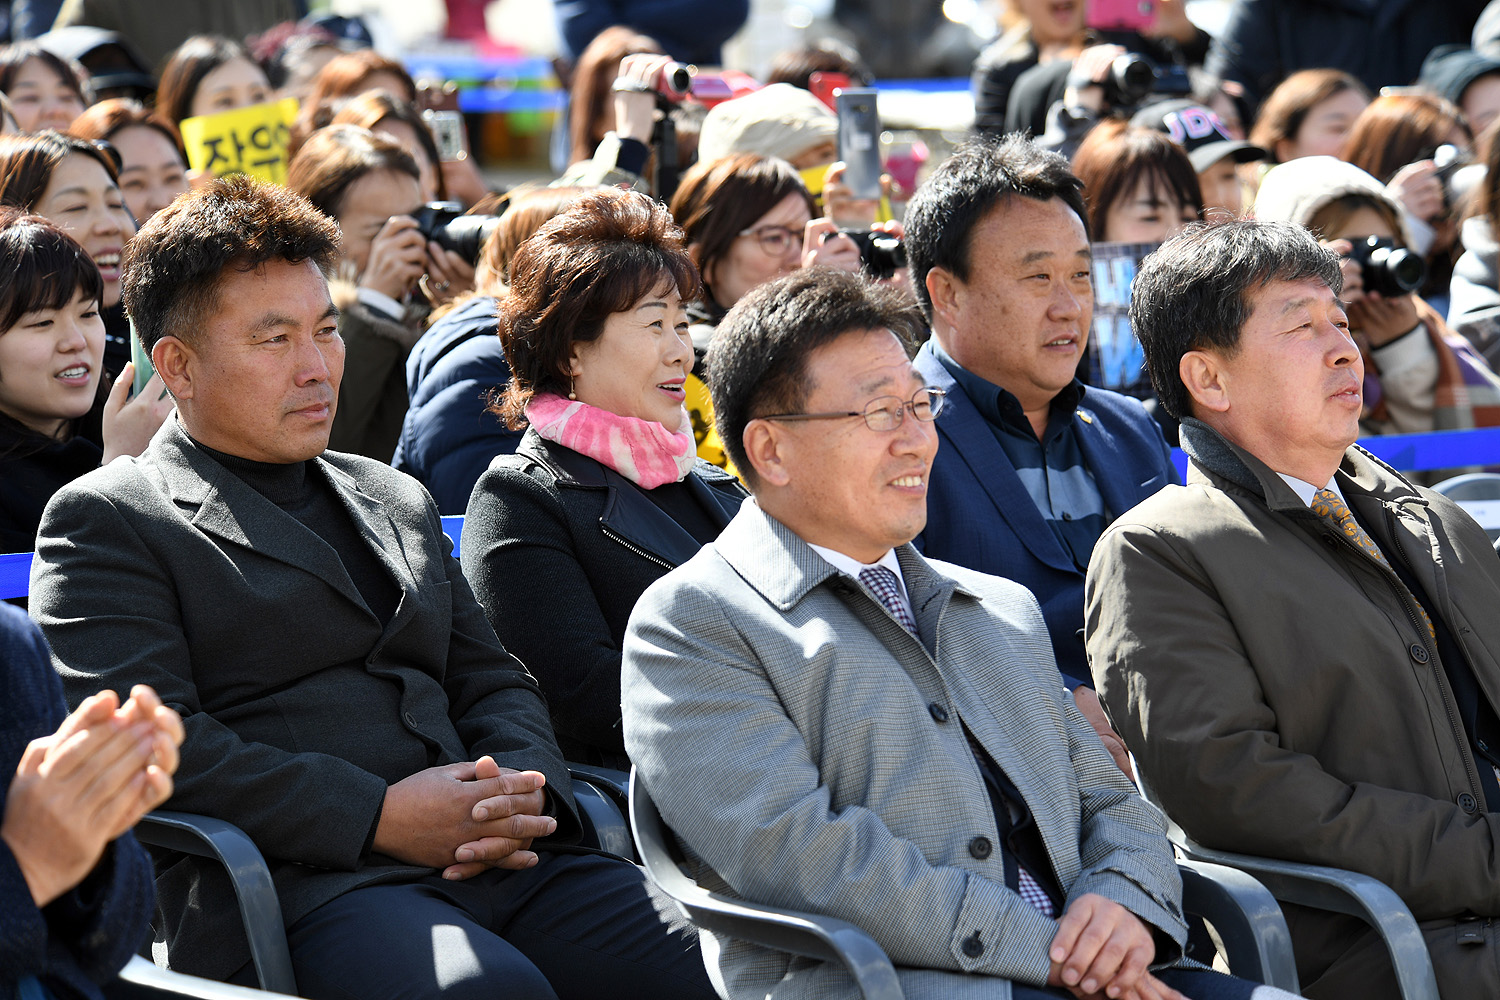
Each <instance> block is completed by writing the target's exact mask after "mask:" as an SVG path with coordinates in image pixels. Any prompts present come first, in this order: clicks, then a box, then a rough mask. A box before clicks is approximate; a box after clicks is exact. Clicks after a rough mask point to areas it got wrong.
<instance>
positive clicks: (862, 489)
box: [745, 330, 938, 563]
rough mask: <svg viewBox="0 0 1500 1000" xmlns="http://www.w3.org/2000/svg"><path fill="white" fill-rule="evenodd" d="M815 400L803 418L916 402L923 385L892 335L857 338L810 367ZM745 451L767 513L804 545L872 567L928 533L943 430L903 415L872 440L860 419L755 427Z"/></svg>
mask: <svg viewBox="0 0 1500 1000" xmlns="http://www.w3.org/2000/svg"><path fill="white" fill-rule="evenodd" d="M807 380H808V385H809V386H810V391H809V392H808V394H807V398H806V399H805V400H804V401H803V405H802V407H801V408H800V412H803V413H835V412H840V411H848V412H858V411H863V410H864V408H865V406H867V405H868V404H869V402H870V401H871V400H872V399H875V398H876V397H877V396H896V397H898V398H900V399H910V398H911V397H912V396H913V395H914V394H915V393H916V392H917V390H918V389H920V388H922V385H923V383H922V379H921V376H920V375H919V374H918V373H917V370H916V369H915V368H913V367H912V365H911V362H910V361H909V360H908V359H907V356H906V351H905V349H904V348H903V347H902V346H901V342H900V341H899V340H897V339H896V337H895V335H894V334H892V333H891V332H890V331H889V330H855V331H850V332H848V333H845V334H844V335H842V336H841V337H839V338H838V339H836V340H834V341H832V342H831V343H827V344H824V345H823V346H822V347H819V348H818V349H817V350H815V351H813V352H812V353H811V354H810V355H809V356H808V358H807ZM745 438H746V451H747V452H748V453H749V455H750V459H751V462H752V464H753V465H754V466H755V470H756V474H757V476H758V477H759V478H760V479H761V480H763V481H764V483H765V484H766V489H764V490H759V489H758V490H757V493H756V496H757V497H758V498H759V501H760V503H761V505H762V506H763V507H764V509H765V510H766V512H767V513H769V514H771V516H773V517H775V518H777V519H778V520H780V521H781V522H782V523H784V524H786V525H787V526H788V527H790V528H791V529H792V530H793V531H795V532H796V533H797V534H798V535H800V536H801V537H802V538H803V539H805V540H806V541H809V542H812V543H813V544H815V545H823V546H826V547H828V548H831V549H834V550H835V551H837V552H842V553H844V554H845V555H847V556H850V557H852V558H854V559H858V560H859V561H860V562H863V563H873V562H875V561H876V560H878V559H879V558H880V557H881V556H882V555H884V554H885V553H886V551H887V550H889V549H891V548H892V547H894V546H897V545H902V544H905V543H906V542H909V541H911V539H913V538H915V537H916V536H917V534H918V533H920V532H921V530H922V528H923V527H925V526H926V524H927V486H928V483H929V473H930V472H931V471H932V460H933V458H934V457H935V456H936V455H937V448H938V437H937V429H936V427H935V426H934V424H933V423H932V422H931V421H925V420H917V419H915V418H914V417H912V416H911V414H907V415H906V418H905V419H904V420H902V421H901V424H900V425H899V426H897V427H895V428H893V429H891V430H886V431H874V430H871V429H870V428H869V426H868V425H867V424H866V423H865V421H864V420H863V419H861V418H860V417H858V416H853V417H847V418H839V419H834V420H752V421H751V422H750V425H749V426H748V427H747V428H746V434H745Z"/></svg>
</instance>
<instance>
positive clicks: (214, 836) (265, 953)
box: [135, 766, 635, 1000]
mask: <svg viewBox="0 0 1500 1000" xmlns="http://www.w3.org/2000/svg"><path fill="white" fill-rule="evenodd" d="M568 771H569V774H570V775H571V777H572V779H573V801H574V802H575V804H576V805H577V806H578V816H579V819H580V820H581V821H582V824H583V842H584V843H585V844H586V845H588V846H590V847H597V848H599V849H600V850H604V851H609V852H610V853H612V854H618V855H620V856H621V857H624V858H630V859H633V858H634V857H635V850H634V844H633V843H632V841H631V839H630V827H629V826H628V825H627V824H626V822H625V814H624V812H623V811H622V810H621V809H620V808H619V806H617V805H616V804H615V797H614V796H615V793H616V789H614V788H613V787H612V786H611V785H610V784H609V776H610V773H611V772H608V771H604V770H603V769H591V768H574V767H571V766H570V767H569V768H568ZM613 774H614V775H616V776H617V778H616V779H615V780H618V778H623V777H624V772H618V771H617V772H613ZM135 836H136V839H137V840H139V841H140V842H141V843H143V844H150V845H152V846H154V847H164V848H167V849H168V850H173V851H180V852H181V853H183V854H192V855H195V856H197V857H200V858H211V859H213V860H216V861H218V862H219V863H220V864H222V865H223V866H224V869H225V871H226V872H228V874H229V881H230V884H231V885H233V887H234V895H235V901H236V902H237V904H238V905H239V910H240V919H241V921H242V923H243V925H244V928H245V938H246V940H247V941H248V942H249V944H250V960H251V962H252V963H253V964H254V966H255V974H256V979H257V981H258V982H259V983H260V986H261V989H262V990H269V991H270V992H272V993H286V994H291V995H294V996H295V995H296V993H297V977H296V976H295V974H294V973H293V972H292V957H291V953H290V952H289V951H288V950H287V946H286V925H285V924H284V923H283V922H282V919H281V903H280V901H279V900H278V899H277V896H276V885H275V883H274V882H273V881H272V880H271V870H270V868H269V867H268V866H267V865H266V860H265V858H264V857H263V856H262V855H261V853H260V850H259V849H258V848H256V846H255V844H254V842H252V841H251V840H250V837H249V836H248V835H246V833H245V832H244V831H243V830H241V829H240V828H239V827H237V826H235V825H234V824H233V823H228V822H225V821H224V820H221V819H214V818H212V817H209V816H198V815H194V814H192V813H180V812H171V811H168V810H165V809H158V810H156V811H155V812H152V813H148V814H147V815H146V817H145V818H144V819H142V820H141V822H140V823H139V824H137V825H136V828H135ZM224 1000H233V998H230V997H226V998H224Z"/></svg>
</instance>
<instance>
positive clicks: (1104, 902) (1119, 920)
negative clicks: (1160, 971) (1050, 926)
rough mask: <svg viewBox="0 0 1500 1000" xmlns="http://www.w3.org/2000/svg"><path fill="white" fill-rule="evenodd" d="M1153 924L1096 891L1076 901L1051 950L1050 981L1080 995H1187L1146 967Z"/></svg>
mask: <svg viewBox="0 0 1500 1000" xmlns="http://www.w3.org/2000/svg"><path fill="white" fill-rule="evenodd" d="M1155 954H1156V940H1155V939H1154V938H1153V937H1152V934H1151V929H1150V928H1149V927H1147V926H1146V925H1145V923H1143V922H1142V921H1141V919H1140V918H1139V917H1137V916H1136V915H1135V914H1133V913H1131V912H1130V911H1129V910H1127V909H1126V908H1125V907H1123V906H1121V905H1120V904H1119V903H1116V902H1114V901H1113V900H1111V899H1106V898H1105V897H1103V896H1100V895H1097V894H1095V893H1085V894H1084V895H1082V896H1079V897H1078V898H1077V899H1075V900H1073V902H1072V904H1071V905H1070V906H1069V907H1068V909H1067V912H1066V913H1064V914H1063V916H1062V919H1061V920H1059V921H1058V927H1057V934H1056V936H1055V937H1053V939H1052V944H1051V946H1050V948H1049V949H1048V956H1047V957H1048V958H1049V959H1050V960H1051V962H1052V969H1051V972H1050V973H1049V974H1048V976H1047V985H1048V986H1060V987H1062V988H1063V989H1066V990H1068V991H1069V992H1070V993H1072V994H1073V995H1074V996H1076V997H1079V998H1080V1000H1101V998H1102V1000H1185V998H1184V997H1183V995H1182V994H1181V993H1179V992H1177V991H1176V990H1174V989H1172V988H1171V987H1170V986H1167V985H1166V984H1165V983H1163V982H1162V981H1161V980H1159V979H1157V978H1156V977H1155V976H1153V975H1152V974H1151V972H1150V970H1149V969H1148V966H1149V965H1150V963H1151V959H1152V957H1153V956H1155Z"/></svg>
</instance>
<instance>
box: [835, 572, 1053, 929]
mask: <svg viewBox="0 0 1500 1000" xmlns="http://www.w3.org/2000/svg"><path fill="white" fill-rule="evenodd" d="M859 582H860V583H862V584H864V585H865V589H866V590H868V591H869V592H870V593H871V594H874V595H875V598H876V599H877V600H879V601H880V603H881V604H883V605H885V609H886V610H887V611H889V612H890V613H891V614H892V616H894V617H895V619H896V620H897V621H898V622H900V623H901V624H902V626H903V627H905V629H906V631H908V632H910V633H911V634H912V635H917V623H916V622H915V621H913V620H912V616H911V612H910V611H908V610H907V609H906V602H905V601H903V600H902V599H901V581H900V580H898V579H897V578H896V574H895V573H892V572H891V571H890V570H888V569H886V568H885V567H884V566H866V567H865V568H864V569H862V570H860V571H859ZM964 735H965V736H967V737H968V739H969V745H970V747H971V748H972V749H973V751H974V754H975V756H976V757H977V756H979V755H981V754H984V756H985V759H988V754H985V752H984V750H983V748H982V747H980V746H979V743H978V742H977V741H976V740H975V739H974V737H973V735H972V734H971V733H969V731H968V727H965V728H964ZM981 770H982V768H981ZM1002 798H1003V796H1002ZM1000 808H1005V807H1004V806H1003V805H1002V806H1000ZM1007 825H1008V824H1007ZM1010 860H1013V861H1014V860H1015V859H1010ZM1015 868H1016V882H1017V885H1016V891H1017V892H1018V893H1020V895H1021V898H1022V899H1024V900H1026V902H1028V903H1030V904H1031V905H1032V906H1034V907H1036V908H1037V909H1038V910H1040V911H1041V912H1042V913H1044V914H1046V915H1047V916H1049V917H1050V916H1052V915H1053V913H1054V911H1053V908H1052V897H1050V896H1048V895H1047V890H1046V889H1043V888H1042V887H1041V885H1040V884H1039V883H1038V882H1037V880H1036V877H1035V876H1033V875H1032V874H1031V872H1029V871H1027V870H1026V867H1025V866H1024V865H1022V864H1019V863H1018V862H1017V863H1016V864H1015Z"/></svg>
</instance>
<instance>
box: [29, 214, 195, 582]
mask: <svg viewBox="0 0 1500 1000" xmlns="http://www.w3.org/2000/svg"><path fill="white" fill-rule="evenodd" d="M0 274H4V275H5V276H6V280H5V281H4V282H0V552H19V551H26V550H29V549H31V548H32V546H33V545H34V544H35V542H36V530H37V525H38V523H40V521H41V516H42V508H43V507H45V506H46V504H47V501H48V500H49V499H51V497H52V494H53V493H56V492H57V491H58V490H59V489H61V488H62V487H63V486H64V485H66V484H67V483H69V482H71V481H72V480H73V479H76V478H77V477H78V476H81V475H83V474H84V473H85V472H88V471H89V470H90V469H94V468H97V467H98V466H99V464H100V463H101V461H104V462H107V461H109V460H110V459H113V458H115V457H116V456H118V455H135V454H139V453H140V451H141V450H142V449H144V448H145V446H146V444H147V443H148V442H149V441H150V440H151V435H152V434H153V433H154V432H155V431H156V428H157V427H158V426H160V424H161V422H162V419H163V418H164V417H165V416H166V414H167V413H168V412H169V411H170V409H171V401H170V400H166V401H165V402H163V401H161V400H159V399H157V398H156V396H155V395H151V396H147V395H146V394H142V395H141V396H138V397H137V398H136V400H135V401H133V402H129V403H127V402H126V400H125V393H126V391H127V390H128V389H129V381H128V380H127V379H121V380H120V382H119V383H118V385H117V388H116V389H115V391H113V392H108V386H109V383H108V381H107V380H106V378H105V376H104V367H103V363H102V360H103V355H104V322H103V320H102V319H101V318H100V316H99V299H100V295H101V293H102V291H103V285H102V282H101V281H100V279H99V271H98V269H97V268H96V267H94V264H93V262H92V261H91V260H90V259H89V257H88V254H86V253H85V252H84V250H83V248H82V247H80V246H79V245H78V244H77V243H76V242H74V241H73V240H72V239H71V238H69V237H68V236H67V234H65V233H64V232H62V230H60V229H58V228H57V227H56V226H54V225H53V224H52V223H50V222H48V221H47V220H46V219H43V218H41V217H39V216H35V215H26V214H24V213H22V212H19V211H17V210H16V209H14V208H6V209H0ZM157 388H158V392H159V390H160V385H159V383H158V386H157Z"/></svg>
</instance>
